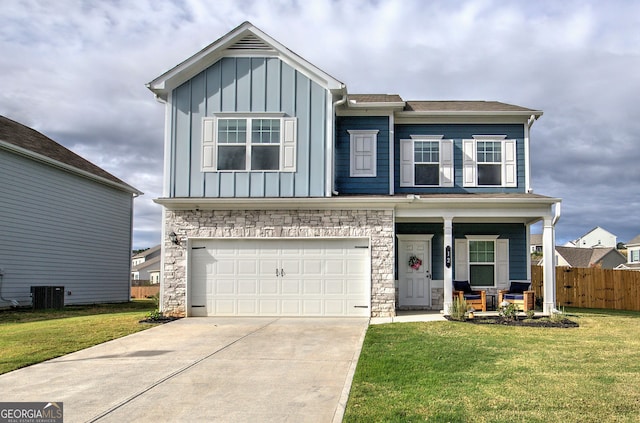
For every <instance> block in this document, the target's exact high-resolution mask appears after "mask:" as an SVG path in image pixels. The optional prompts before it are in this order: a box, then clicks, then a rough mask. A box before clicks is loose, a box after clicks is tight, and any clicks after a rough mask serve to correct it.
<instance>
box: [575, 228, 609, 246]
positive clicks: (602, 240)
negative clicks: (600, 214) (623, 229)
mask: <svg viewBox="0 0 640 423" xmlns="http://www.w3.org/2000/svg"><path fill="white" fill-rule="evenodd" d="M572 244H573V245H569V244H567V245H565V246H566V247H572V246H575V247H578V248H600V247H610V248H616V247H617V246H618V237H617V236H615V235H614V234H612V233H611V232H609V231H607V230H606V229H602V228H601V227H600V226H596V227H595V228H593V229H591V230H590V231H589V232H587V233H586V234H584V235H582V236H581V237H580V238H578V239H576V240H575V241H573V242H572Z"/></svg>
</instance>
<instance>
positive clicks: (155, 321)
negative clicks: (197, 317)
mask: <svg viewBox="0 0 640 423" xmlns="http://www.w3.org/2000/svg"><path fill="white" fill-rule="evenodd" d="M178 319H182V317H171V316H162V317H155V318H153V319H143V320H140V321H139V322H138V323H153V324H158V323H162V324H164V323H169V322H173V321H175V320H178Z"/></svg>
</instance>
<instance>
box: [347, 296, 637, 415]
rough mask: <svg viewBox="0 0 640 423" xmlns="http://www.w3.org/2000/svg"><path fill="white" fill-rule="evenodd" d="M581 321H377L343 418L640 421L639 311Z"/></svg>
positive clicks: (581, 314)
mask: <svg viewBox="0 0 640 423" xmlns="http://www.w3.org/2000/svg"><path fill="white" fill-rule="evenodd" d="M567 313H568V314H569V315H570V318H571V319H573V320H574V321H576V322H578V323H579V325H580V327H578V328H571V329H560V328H528V327H510V326H498V325H473V324H468V323H462V322H449V321H447V322H427V323H394V324H386V325H377V326H370V327H369V329H368V332H367V336H366V338H365V342H364V346H363V349H362V353H361V355H360V359H359V361H358V367H357V370H356V374H355V377H354V380H353V386H352V389H351V394H350V397H349V402H348V404H347V410H346V413H345V418H344V421H345V422H420V421H431V422H470V421H473V422H578V421H579V422H613V421H615V422H637V421H640V313H636V312H620V311H604V310H585V309H572V310H567Z"/></svg>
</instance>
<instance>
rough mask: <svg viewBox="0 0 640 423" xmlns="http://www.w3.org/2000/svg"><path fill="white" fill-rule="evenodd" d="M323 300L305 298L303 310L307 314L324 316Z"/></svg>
mask: <svg viewBox="0 0 640 423" xmlns="http://www.w3.org/2000/svg"><path fill="white" fill-rule="evenodd" d="M322 303H323V301H322V300H319V299H318V300H303V301H302V311H303V314H304V315H305V316H322Z"/></svg>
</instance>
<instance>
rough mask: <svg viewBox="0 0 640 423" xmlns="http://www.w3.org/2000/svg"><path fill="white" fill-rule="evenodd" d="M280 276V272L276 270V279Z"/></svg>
mask: <svg viewBox="0 0 640 423" xmlns="http://www.w3.org/2000/svg"><path fill="white" fill-rule="evenodd" d="M278 276H280V272H278V269H276V278H277V277H278Z"/></svg>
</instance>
